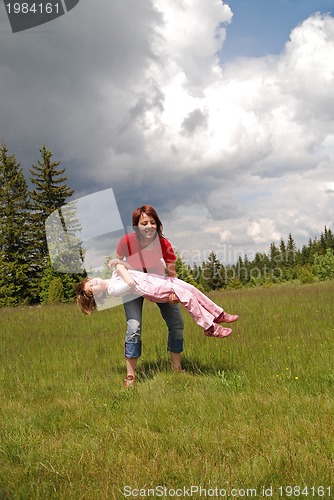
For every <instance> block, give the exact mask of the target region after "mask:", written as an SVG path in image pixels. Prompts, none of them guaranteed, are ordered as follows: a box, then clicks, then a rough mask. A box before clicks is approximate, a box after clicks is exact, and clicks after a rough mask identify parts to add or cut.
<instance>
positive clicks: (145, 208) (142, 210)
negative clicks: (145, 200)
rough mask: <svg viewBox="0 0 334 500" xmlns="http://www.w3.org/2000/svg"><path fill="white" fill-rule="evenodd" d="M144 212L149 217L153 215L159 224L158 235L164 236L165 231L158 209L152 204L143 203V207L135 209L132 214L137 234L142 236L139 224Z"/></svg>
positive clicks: (133, 225)
mask: <svg viewBox="0 0 334 500" xmlns="http://www.w3.org/2000/svg"><path fill="white" fill-rule="evenodd" d="M142 214H146V215H147V216H148V217H152V218H153V219H154V220H155V223H156V225H157V235H158V236H160V237H162V238H164V235H163V233H162V231H163V225H162V222H161V220H160V218H159V215H158V214H157V212H156V210H155V209H154V208H153V207H152V206H151V205H143V206H142V207H138V208H136V209H135V210H134V212H133V214H132V227H133V229H134V230H135V231H136V233H137V236H139V237H140V233H139V230H138V224H139V219H140V216H141V215H142Z"/></svg>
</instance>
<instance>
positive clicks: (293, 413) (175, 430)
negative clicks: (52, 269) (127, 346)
mask: <svg viewBox="0 0 334 500" xmlns="http://www.w3.org/2000/svg"><path fill="white" fill-rule="evenodd" d="M211 297H212V298H213V299H214V300H215V301H216V302H217V303H219V304H221V305H223V307H225V308H226V310H227V311H229V312H232V313H237V314H239V316H240V319H239V321H238V322H237V323H236V324H235V326H234V327H233V328H234V334H233V335H232V336H231V337H229V338H227V339H222V340H221V339H214V338H207V337H205V336H204V335H203V332H202V330H201V329H200V328H199V327H198V326H197V325H195V324H194V323H193V321H192V320H191V319H190V317H189V316H188V315H187V313H186V312H184V318H185V340H186V342H185V352H184V366H185V368H186V370H187V372H186V373H185V374H175V373H172V372H171V371H170V370H169V365H168V356H167V353H166V332H165V326H164V323H163V321H162V319H161V317H160V314H159V310H158V308H157V307H156V305H154V304H151V303H148V302H145V318H144V334H143V342H144V345H143V353H144V354H143V356H142V358H141V361H140V363H139V381H138V383H137V385H136V387H135V388H134V390H125V389H124V388H123V385H122V379H123V376H124V360H123V342H124V328H125V326H124V325H125V319H124V313H123V309H122V308H121V307H118V308H114V309H109V310H106V311H102V312H99V313H96V314H94V315H93V316H91V317H85V316H83V315H82V314H81V313H80V312H79V311H78V310H77V309H76V307H75V306H72V305H63V306H43V307H34V308H12V309H1V310H0V315H1V320H0V321H1V325H0V356H1V363H0V387H1V395H0V398H1V399H0V408H1V409H0V412H1V413H0V415H1V427H0V432H1V434H0V499H49V498H50V499H53V498H55V499H56V498H59V499H81V498H82V499H97V500H100V499H117V500H118V499H123V498H143V497H146V498H159V497H160V498H172V497H174V498H190V495H191V498H209V497H210V498H266V497H270V498H275V499H278V498H315V499H318V498H329V497H333V498H334V472H333V471H334V440H333V420H334V398H333V390H334V366H333V365H334V342H333V340H334V307H333V302H334V301H333V298H334V282H325V283H317V284H312V285H304V286H298V285H286V286H275V287H272V288H255V289H241V290H236V291H231V292H226V293H212V294H211ZM196 488H197V490H196ZM298 488H299V489H298Z"/></svg>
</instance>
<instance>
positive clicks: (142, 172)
mask: <svg viewBox="0 0 334 500" xmlns="http://www.w3.org/2000/svg"><path fill="white" fill-rule="evenodd" d="M227 5H229V7H228V6H227ZM1 8H2V9H3V12H2V14H4V15H0V42H1V51H0V90H1V92H0V117H1V121H0V141H2V142H5V143H6V144H7V146H8V148H9V152H10V154H15V155H16V157H17V160H18V161H19V162H20V163H21V166H22V168H23V170H24V172H25V173H26V174H27V178H28V177H29V168H31V165H32V164H34V165H36V164H37V161H38V160H39V159H40V154H39V148H40V146H41V145H42V144H44V145H45V146H46V147H47V148H49V149H50V150H51V151H52V152H53V154H54V159H55V161H60V162H61V165H62V166H63V167H64V168H66V174H67V178H68V184H69V186H70V187H71V188H72V189H74V191H75V194H74V198H79V197H81V196H85V195H89V194H92V193H96V192H98V191H100V190H101V191H102V190H105V189H110V188H112V189H113V192H114V194H115V198H116V202H117V205H118V207H119V210H120V214H121V217H122V220H123V222H124V225H126V226H128V225H129V224H130V223H131V214H132V211H133V210H134V208H136V207H138V206H141V205H143V204H146V203H148V204H152V205H153V206H154V207H155V208H156V209H157V211H158V213H159V215H160V216H161V218H162V220H163V222H164V227H165V234H166V236H168V237H169V239H170V240H171V241H172V243H173V244H174V245H175V247H176V248H177V250H178V251H179V253H180V254H181V255H182V253H183V252H184V255H185V256H187V260H188V261H189V263H190V264H191V263H192V262H194V261H196V260H197V261H198V260H199V261H201V260H202V259H203V258H204V259H205V257H206V256H207V255H208V254H209V253H210V252H211V251H215V252H216V254H217V255H218V257H220V258H221V260H222V261H223V262H225V263H226V261H227V260H228V261H232V262H234V261H236V260H237V258H238V256H239V255H240V254H245V253H247V255H248V256H249V258H252V255H254V254H255V253H256V252H266V251H268V249H269V248H270V244H271V243H272V242H276V243H279V241H280V239H281V238H283V239H287V237H288V235H289V233H292V235H293V237H294V238H295V241H296V243H297V246H298V247H301V246H302V245H303V244H307V243H308V240H309V238H315V237H317V236H319V235H320V233H321V232H322V231H323V229H324V227H325V225H326V226H327V227H330V228H331V229H332V230H334V132H333V131H334V92H333V89H334V17H333V15H332V9H333V2H329V1H328V0H320V1H311V0H247V1H246V0H231V1H230V2H226V4H224V3H222V2H220V1H218V0H152V1H149V0H148V1H146V0H145V1H139V0H126V1H123V0H122V1H121V0H117V1H116V0H115V1H110V0H99V2H95V3H93V2H91V0H80V2H79V3H78V5H77V6H76V7H75V8H73V9H72V10H70V11H69V12H68V13H66V14H65V15H63V16H61V17H59V18H58V19H55V20H54V21H52V22H50V23H48V24H45V25H43V26H40V27H36V28H34V29H31V30H28V31H26V32H21V33H15V34H13V33H11V31H10V26H9V22H8V19H7V18H6V15H5V8H4V5H3V3H1V2H0V14H1ZM315 12H320V13H321V14H318V15H314V13H315ZM328 12H330V14H328V15H324V14H325V13H328ZM232 13H233V16H232ZM310 16H312V17H310ZM217 54H219V56H220V58H219V57H217ZM106 253H107V254H108V255H109V254H110V251H107V252H106ZM235 257H236V258H235Z"/></svg>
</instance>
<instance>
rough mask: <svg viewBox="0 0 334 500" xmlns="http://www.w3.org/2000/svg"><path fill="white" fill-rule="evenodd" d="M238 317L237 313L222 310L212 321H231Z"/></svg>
mask: <svg viewBox="0 0 334 500" xmlns="http://www.w3.org/2000/svg"><path fill="white" fill-rule="evenodd" d="M238 318H239V316H238V315H237V314H229V313H227V312H225V311H223V312H222V313H221V314H220V315H219V316H218V318H216V319H215V320H214V321H215V323H233V321H237V319H238Z"/></svg>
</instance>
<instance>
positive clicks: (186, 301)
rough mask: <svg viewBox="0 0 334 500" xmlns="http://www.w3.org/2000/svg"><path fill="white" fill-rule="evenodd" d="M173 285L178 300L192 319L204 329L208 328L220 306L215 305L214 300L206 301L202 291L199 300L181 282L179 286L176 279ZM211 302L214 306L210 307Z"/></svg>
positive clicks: (219, 311)
mask: <svg viewBox="0 0 334 500" xmlns="http://www.w3.org/2000/svg"><path fill="white" fill-rule="evenodd" d="M173 285H174V292H175V294H176V295H177V297H178V299H179V301H180V302H181V304H183V305H184V307H185V308H186V309H187V311H188V312H189V314H190V315H191V317H192V318H193V319H194V321H195V322H196V323H197V324H198V325H199V326H200V327H202V328H203V329H204V330H208V329H209V328H210V327H211V326H212V325H213V323H214V321H215V318H216V317H217V316H219V314H220V313H221V312H222V309H221V307H218V306H216V304H214V302H212V301H211V300H210V299H208V300H207V301H206V300H205V299H206V298H207V297H206V295H204V294H202V293H201V297H200V300H201V301H199V300H198V298H197V294H194V293H193V291H189V290H188V289H186V288H185V287H184V286H183V283H182V287H181V286H179V285H178V283H176V281H174V283H173ZM190 286H191V285H190ZM192 288H195V287H192ZM211 304H213V305H214V306H215V307H212V306H211Z"/></svg>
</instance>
